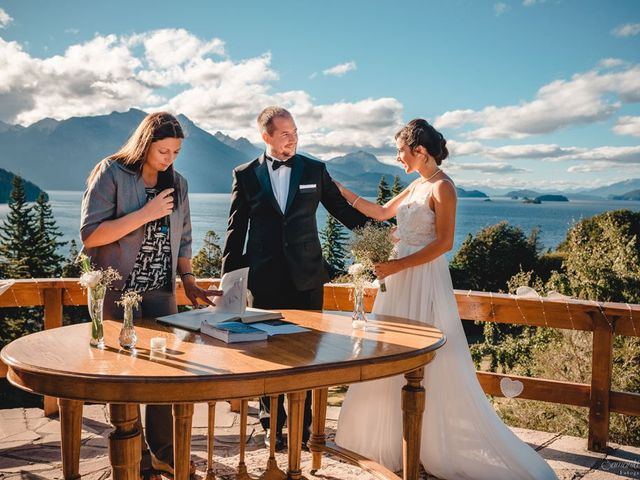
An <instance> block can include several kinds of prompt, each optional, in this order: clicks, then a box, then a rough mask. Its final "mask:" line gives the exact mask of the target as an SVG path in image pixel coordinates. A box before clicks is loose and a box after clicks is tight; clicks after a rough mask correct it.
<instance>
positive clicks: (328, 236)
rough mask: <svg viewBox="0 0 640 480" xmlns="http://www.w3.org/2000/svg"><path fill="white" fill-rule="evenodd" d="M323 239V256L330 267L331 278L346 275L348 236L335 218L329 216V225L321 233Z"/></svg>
mask: <svg viewBox="0 0 640 480" xmlns="http://www.w3.org/2000/svg"><path fill="white" fill-rule="evenodd" d="M320 237H321V238H322V255H323V256H324V259H325V260H326V262H327V264H328V265H329V276H330V277H331V278H335V277H337V276H339V275H343V274H344V273H345V271H346V270H345V266H346V265H345V263H346V262H345V260H346V258H347V251H346V250H345V244H346V242H347V240H348V238H349V237H348V235H347V234H346V232H345V231H344V227H343V226H342V224H341V223H340V222H338V221H337V220H336V219H335V218H334V217H333V216H331V215H328V216H327V223H326V225H325V227H324V229H323V230H322V231H321V232H320Z"/></svg>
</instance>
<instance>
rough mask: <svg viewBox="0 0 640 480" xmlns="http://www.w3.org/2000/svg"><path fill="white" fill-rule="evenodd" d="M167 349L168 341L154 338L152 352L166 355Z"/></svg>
mask: <svg viewBox="0 0 640 480" xmlns="http://www.w3.org/2000/svg"><path fill="white" fill-rule="evenodd" d="M166 348H167V339H166V338H164V337H153V338H152V339H151V351H152V352H161V353H164V351H165V349H166Z"/></svg>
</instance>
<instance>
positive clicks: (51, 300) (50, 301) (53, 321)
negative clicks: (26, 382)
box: [43, 288, 63, 417]
mask: <svg viewBox="0 0 640 480" xmlns="http://www.w3.org/2000/svg"><path fill="white" fill-rule="evenodd" d="M62 291H63V290H62V289H61V288H45V289H44V329H45V330H49V329H51V328H58V327H61V326H62ZM43 410H44V414H45V416H46V417H51V416H52V415H55V414H57V413H58V399H57V398H55V397H47V396H45V397H44V405H43Z"/></svg>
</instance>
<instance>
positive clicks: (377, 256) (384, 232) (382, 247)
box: [349, 224, 393, 292]
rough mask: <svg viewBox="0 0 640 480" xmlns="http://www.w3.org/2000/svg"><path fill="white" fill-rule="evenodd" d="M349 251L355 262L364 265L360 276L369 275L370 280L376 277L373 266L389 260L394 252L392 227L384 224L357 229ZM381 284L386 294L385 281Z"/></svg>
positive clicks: (381, 281)
mask: <svg viewBox="0 0 640 480" xmlns="http://www.w3.org/2000/svg"><path fill="white" fill-rule="evenodd" d="M349 249H350V250H351V254H352V255H353V257H354V259H355V261H356V262H357V263H358V264H360V265H362V270H361V271H359V273H358V275H364V274H368V275H369V276H370V278H373V277H374V276H375V275H374V273H373V266H374V265H375V264H376V263H381V262H386V261H387V260H389V257H390V256H391V252H392V251H393V242H392V241H391V227H389V226H386V225H382V224H368V225H366V226H364V227H363V228H358V229H355V230H354V231H353V239H352V240H351V243H350V244H349ZM349 273H351V272H349ZM379 283H380V291H381V292H386V291H387V288H386V286H385V283H384V279H383V280H380V281H379Z"/></svg>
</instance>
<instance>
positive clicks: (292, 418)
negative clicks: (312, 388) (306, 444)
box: [287, 391, 307, 480]
mask: <svg viewBox="0 0 640 480" xmlns="http://www.w3.org/2000/svg"><path fill="white" fill-rule="evenodd" d="M306 396H307V392H304V391H303V392H292V393H288V394H287V400H288V403H289V415H288V417H287V430H288V431H289V469H288V470H287V477H288V478H289V479H290V480H300V479H304V477H303V476H302V469H301V468H300V448H301V446H302V424H303V422H304V400H305V398H306Z"/></svg>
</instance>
